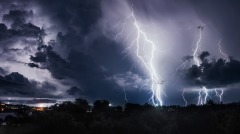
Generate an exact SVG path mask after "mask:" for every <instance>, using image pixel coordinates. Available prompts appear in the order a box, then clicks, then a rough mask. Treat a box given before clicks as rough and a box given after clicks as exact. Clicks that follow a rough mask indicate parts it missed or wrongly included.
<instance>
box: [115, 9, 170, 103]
mask: <svg viewBox="0 0 240 134" xmlns="http://www.w3.org/2000/svg"><path fill="white" fill-rule="evenodd" d="M131 9H132V10H131V14H130V15H129V16H128V17H127V18H126V19H125V20H124V22H123V27H122V30H121V31H120V32H119V33H118V34H117V35H116V38H118V37H119V36H122V34H123V32H124V31H125V29H126V24H127V21H128V20H130V19H132V20H133V23H132V24H133V28H134V30H135V32H136V37H135V39H133V40H132V42H131V43H130V46H129V47H128V48H127V50H130V51H131V52H132V50H131V49H132V47H133V46H136V50H135V51H134V53H135V56H136V57H137V58H138V59H139V61H141V63H142V65H143V66H144V67H145V69H146V70H147V72H148V74H149V77H150V78H149V79H150V81H149V83H150V89H151V93H152V96H151V98H150V100H151V102H152V103H153V105H154V106H158V105H160V106H162V105H163V99H162V95H163V94H164V95H165V93H164V92H163V90H162V89H161V87H160V84H159V81H160V78H159V75H158V74H157V71H156V68H155V66H154V57H155V50H156V44H155V43H154V42H153V41H152V40H151V39H150V38H149V37H148V36H147V34H146V32H145V31H144V30H143V29H142V28H141V26H140V25H139V23H138V21H137V19H136V17H135V14H134V10H133V8H131ZM125 40H126V39H125ZM143 42H144V45H143V44H142V43H143ZM146 47H147V48H146ZM147 50H150V53H148V52H147ZM142 51H143V52H142ZM145 84H146V83H145ZM145 84H144V86H145Z"/></svg>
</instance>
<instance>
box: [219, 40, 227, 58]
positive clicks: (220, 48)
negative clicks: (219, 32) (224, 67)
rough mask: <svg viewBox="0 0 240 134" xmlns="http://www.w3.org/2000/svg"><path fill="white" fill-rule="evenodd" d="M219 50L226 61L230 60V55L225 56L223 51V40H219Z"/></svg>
mask: <svg viewBox="0 0 240 134" xmlns="http://www.w3.org/2000/svg"><path fill="white" fill-rule="evenodd" d="M218 49H219V52H220V53H221V54H222V55H223V56H224V60H225V61H227V60H228V55H227V54H225V53H224V52H223V51H222V46H221V40H219V42H218Z"/></svg>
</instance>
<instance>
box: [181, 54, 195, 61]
mask: <svg viewBox="0 0 240 134" xmlns="http://www.w3.org/2000/svg"><path fill="white" fill-rule="evenodd" d="M192 59H193V56H190V55H187V56H184V57H183V61H191V60H192Z"/></svg>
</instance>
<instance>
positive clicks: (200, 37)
mask: <svg viewBox="0 0 240 134" xmlns="http://www.w3.org/2000/svg"><path fill="white" fill-rule="evenodd" d="M198 29H199V39H198V41H197V43H196V48H195V50H194V52H193V60H194V63H195V65H197V66H198V67H199V66H200V61H199V59H198V51H199V49H200V43H201V40H202V30H203V26H199V27H198Z"/></svg>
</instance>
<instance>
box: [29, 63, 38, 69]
mask: <svg viewBox="0 0 240 134" xmlns="http://www.w3.org/2000/svg"><path fill="white" fill-rule="evenodd" d="M28 66H29V67H35V68H39V66H38V64H35V63H28Z"/></svg>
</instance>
